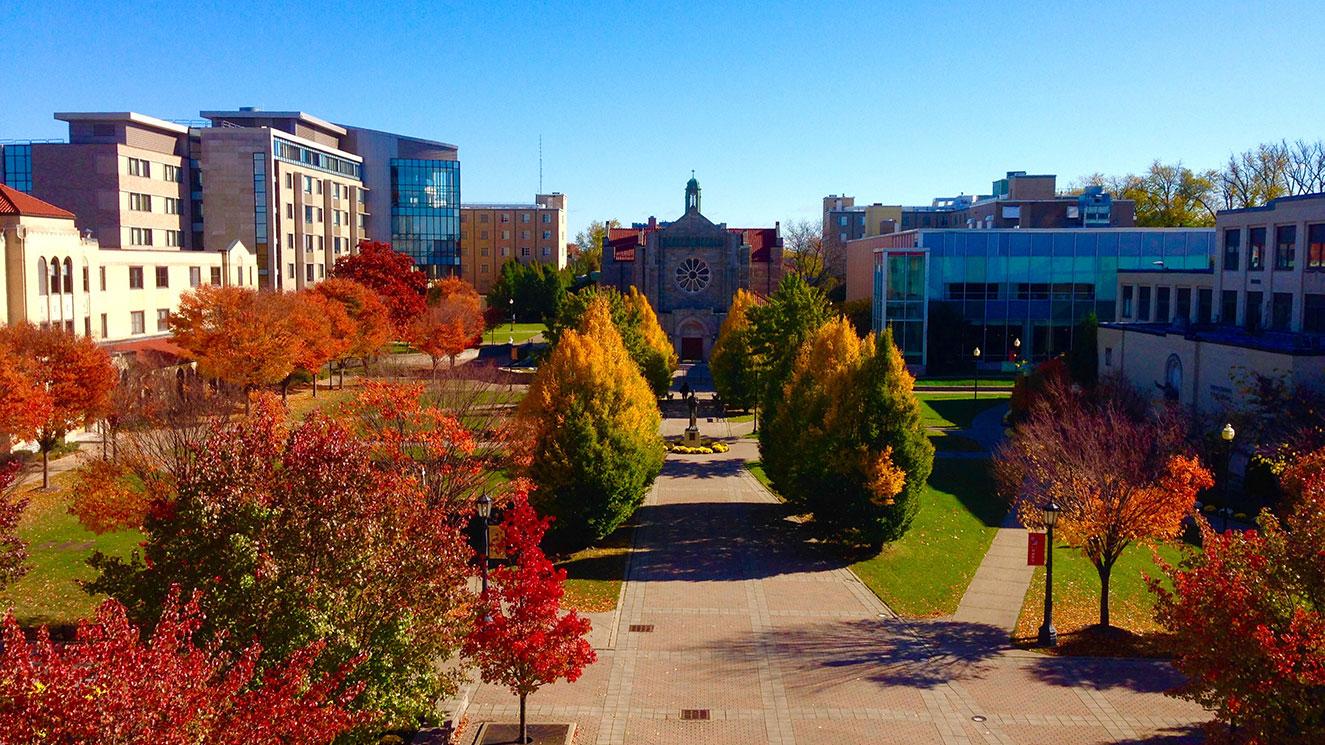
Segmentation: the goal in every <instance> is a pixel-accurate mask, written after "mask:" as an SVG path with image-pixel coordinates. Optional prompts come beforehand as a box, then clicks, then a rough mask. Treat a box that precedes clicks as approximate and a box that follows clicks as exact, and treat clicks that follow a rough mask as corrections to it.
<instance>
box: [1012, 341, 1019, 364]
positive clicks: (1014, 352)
mask: <svg viewBox="0 0 1325 745" xmlns="http://www.w3.org/2000/svg"><path fill="white" fill-rule="evenodd" d="M1020 360H1021V337H1020V336H1018V337H1017V338H1015V339H1013V340H1012V361H1013V362H1018V361H1020Z"/></svg>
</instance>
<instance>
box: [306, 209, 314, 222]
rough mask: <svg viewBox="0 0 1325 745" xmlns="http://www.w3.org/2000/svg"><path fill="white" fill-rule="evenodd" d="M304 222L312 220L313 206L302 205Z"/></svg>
mask: <svg viewBox="0 0 1325 745" xmlns="http://www.w3.org/2000/svg"><path fill="white" fill-rule="evenodd" d="M304 222H313V208H312V207H310V206H308V205H304Z"/></svg>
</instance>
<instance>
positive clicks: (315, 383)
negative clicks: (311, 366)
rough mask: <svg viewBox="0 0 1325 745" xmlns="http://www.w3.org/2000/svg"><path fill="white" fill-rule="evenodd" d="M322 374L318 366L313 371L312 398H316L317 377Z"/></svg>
mask: <svg viewBox="0 0 1325 745" xmlns="http://www.w3.org/2000/svg"><path fill="white" fill-rule="evenodd" d="M321 373H322V366H321V365H318V366H317V369H316V370H314V371H313V398H317V376H318V375H320V374H321Z"/></svg>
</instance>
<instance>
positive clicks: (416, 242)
mask: <svg viewBox="0 0 1325 745" xmlns="http://www.w3.org/2000/svg"><path fill="white" fill-rule="evenodd" d="M391 245H392V247H393V248H395V250H397V251H400V252H403V253H405V254H408V255H409V256H410V258H412V259H414V263H415V264H418V265H419V267H420V268H422V269H423V270H424V271H426V272H427V273H428V275H429V276H431V277H439V276H444V275H448V274H459V273H460V162H459V161H455V160H414V159H407V158H392V159H391Z"/></svg>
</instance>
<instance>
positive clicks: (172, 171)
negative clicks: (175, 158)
mask: <svg viewBox="0 0 1325 745" xmlns="http://www.w3.org/2000/svg"><path fill="white" fill-rule="evenodd" d="M161 178H162V179H163V180H165V181H173V182H175V183H179V166H166V165H163V166H161Z"/></svg>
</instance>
